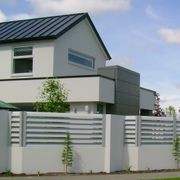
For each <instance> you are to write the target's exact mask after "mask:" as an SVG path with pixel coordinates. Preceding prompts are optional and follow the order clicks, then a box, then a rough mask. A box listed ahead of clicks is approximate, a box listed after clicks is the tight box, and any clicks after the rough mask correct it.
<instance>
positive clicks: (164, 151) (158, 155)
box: [138, 144, 176, 170]
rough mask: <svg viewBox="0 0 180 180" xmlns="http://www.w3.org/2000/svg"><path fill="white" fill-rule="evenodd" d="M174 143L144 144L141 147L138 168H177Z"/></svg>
mask: <svg viewBox="0 0 180 180" xmlns="http://www.w3.org/2000/svg"><path fill="white" fill-rule="evenodd" d="M172 149H173V145H160V144H159V145H142V146H140V147H139V158H138V159H139V161H138V166H139V167H138V170H147V169H151V170H155V169H176V163H175V160H174V157H173V155H172Z"/></svg>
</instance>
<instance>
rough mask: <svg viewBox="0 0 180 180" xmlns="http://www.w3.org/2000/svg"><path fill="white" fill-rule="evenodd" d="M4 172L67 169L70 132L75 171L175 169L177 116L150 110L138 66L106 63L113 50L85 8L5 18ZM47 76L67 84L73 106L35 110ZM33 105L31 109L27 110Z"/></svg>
mask: <svg viewBox="0 0 180 180" xmlns="http://www.w3.org/2000/svg"><path fill="white" fill-rule="evenodd" d="M0 32H1V33H0V100H2V101H5V102H8V103H12V104H14V105H16V106H18V107H20V108H21V109H22V110H23V111H19V112H8V111H0V173H1V172H4V171H6V170H7V169H9V170H10V171H11V172H13V173H27V174H35V173H37V172H40V173H47V172H64V166H63V164H62V163H61V160H60V156H61V152H62V150H63V147H64V138H65V136H66V133H67V132H69V133H70V134H71V137H72V145H73V167H72V168H71V171H72V172H86V173H87V172H107V173H109V172H114V171H119V170H127V169H129V168H130V167H131V168H132V170H135V171H137V170H138V171H139V170H154V169H174V168H175V167H176V166H175V161H174V158H173V155H172V149H173V148H172V146H173V141H174V138H175V137H176V136H178V135H180V119H179V118H175V117H150V116H140V114H141V115H150V114H151V113H152V110H153V109H154V103H155V92H154V91H152V90H149V89H145V88H142V87H140V74H139V73H137V72H134V71H131V70H129V69H126V68H123V67H120V66H106V61H108V60H110V59H111V57H110V55H109V53H108V51H107V49H106V47H105V45H104V43H103V42H102V40H101V38H100V36H99V34H98V33H97V31H96V29H95V27H94V25H93V23H92V21H91V19H90V17H89V15H88V14H87V13H81V14H71V15H64V16H54V17H45V18H36V19H29V20H20V21H11V22H4V23H0ZM47 78H53V79H57V80H59V81H60V82H61V83H63V84H64V86H65V88H66V90H68V92H69V94H68V103H69V104H70V108H71V113H47V112H46V113H45V112H30V111H33V103H34V102H36V99H37V96H38V92H39V88H40V87H41V86H42V83H43V82H44V81H45V80H46V79H47ZM27 111H28V112H27Z"/></svg>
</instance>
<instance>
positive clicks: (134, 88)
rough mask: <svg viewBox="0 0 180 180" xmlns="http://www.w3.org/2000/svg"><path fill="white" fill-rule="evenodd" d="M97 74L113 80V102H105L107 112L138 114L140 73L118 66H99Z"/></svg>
mask: <svg viewBox="0 0 180 180" xmlns="http://www.w3.org/2000/svg"><path fill="white" fill-rule="evenodd" d="M98 74H99V75H103V76H106V77H109V78H112V79H114V80H115V104H107V106H106V112H107V114H119V115H138V114H139V107H140V74H139V73H136V72H134V71H131V70H129V69H126V68H123V67H120V66H108V67H103V68H99V69H98Z"/></svg>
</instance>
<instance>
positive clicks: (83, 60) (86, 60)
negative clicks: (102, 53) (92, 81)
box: [68, 50, 95, 69]
mask: <svg viewBox="0 0 180 180" xmlns="http://www.w3.org/2000/svg"><path fill="white" fill-rule="evenodd" d="M68 60H69V62H72V63H75V64H78V65H81V66H84V67H88V68H91V69H94V67H95V59H94V58H93V57H90V56H87V55H84V54H81V53H78V52H75V51H72V50H69V53H68Z"/></svg>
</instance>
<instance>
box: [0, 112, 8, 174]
mask: <svg viewBox="0 0 180 180" xmlns="http://www.w3.org/2000/svg"><path fill="white" fill-rule="evenodd" d="M9 159H10V156H9V114H8V112H7V111H1V110H0V173H2V172H4V171H5V170H6V169H9Z"/></svg>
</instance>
